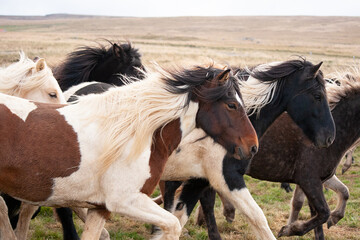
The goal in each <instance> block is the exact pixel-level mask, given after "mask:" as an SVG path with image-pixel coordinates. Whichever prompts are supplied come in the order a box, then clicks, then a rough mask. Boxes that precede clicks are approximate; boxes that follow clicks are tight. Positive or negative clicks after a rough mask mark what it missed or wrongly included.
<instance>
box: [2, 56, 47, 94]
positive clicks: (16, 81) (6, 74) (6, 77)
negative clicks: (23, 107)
mask: <svg viewBox="0 0 360 240" xmlns="http://www.w3.org/2000/svg"><path fill="white" fill-rule="evenodd" d="M19 55H20V59H19V61H18V62H16V63H13V64H11V65H10V66H8V67H5V68H0V92H1V93H5V94H7V95H12V96H14V95H15V96H21V95H22V94H23V93H26V92H29V91H31V90H33V89H37V88H40V87H41V86H42V85H44V84H45V83H46V82H47V81H48V79H49V76H50V75H51V76H52V71H51V69H50V68H49V67H48V66H47V65H46V64H45V69H43V70H42V71H37V72H36V71H35V67H36V63H35V62H34V61H33V60H31V59H29V58H28V57H27V56H26V55H25V53H24V52H22V51H21V52H19Z"/></svg>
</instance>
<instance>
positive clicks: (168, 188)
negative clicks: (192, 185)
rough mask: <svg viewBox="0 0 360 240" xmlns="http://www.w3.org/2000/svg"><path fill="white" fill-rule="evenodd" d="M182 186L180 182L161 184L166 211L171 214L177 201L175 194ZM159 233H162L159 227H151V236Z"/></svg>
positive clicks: (161, 182) (162, 182) (163, 182)
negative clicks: (175, 200)
mask: <svg viewBox="0 0 360 240" xmlns="http://www.w3.org/2000/svg"><path fill="white" fill-rule="evenodd" d="M181 184H182V182H180V181H160V182H159V187H160V191H161V195H162V199H163V203H164V209H165V210H167V211H169V212H171V211H172V208H173V205H174V199H175V192H176V190H177V189H178V188H179V187H180V186H181ZM153 200H154V199H153ZM155 202H156V201H155ZM156 203H157V202H156ZM157 204H158V203H157ZM159 231H161V229H160V228H159V227H157V226H155V225H153V226H152V227H151V234H155V233H157V232H159Z"/></svg>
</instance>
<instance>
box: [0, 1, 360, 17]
mask: <svg viewBox="0 0 360 240" xmlns="http://www.w3.org/2000/svg"><path fill="white" fill-rule="evenodd" d="M53 13H70V14H85V15H88V14H91V15H106V16H135V17H163V16H241V15H286V16H291V15H314V16H360V1H359V0H340V1H335V0H246V1H243V0H176V1H173V0H0V15H46V14H53Z"/></svg>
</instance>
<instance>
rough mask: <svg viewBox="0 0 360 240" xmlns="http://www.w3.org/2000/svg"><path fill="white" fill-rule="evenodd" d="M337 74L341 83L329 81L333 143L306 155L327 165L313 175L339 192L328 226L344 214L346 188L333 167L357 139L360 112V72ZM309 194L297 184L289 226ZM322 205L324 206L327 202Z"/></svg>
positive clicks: (320, 231) (318, 230)
mask: <svg viewBox="0 0 360 240" xmlns="http://www.w3.org/2000/svg"><path fill="white" fill-rule="evenodd" d="M340 76H342V78H341V77H339V78H338V79H340V80H339V81H341V84H340V85H335V84H328V88H329V92H330V93H331V95H330V96H329V101H330V104H332V107H333V110H332V114H333V117H334V121H335V124H336V131H337V137H336V139H335V142H334V145H333V146H331V147H329V148H328V149H326V151H322V152H316V151H311V152H310V153H309V154H308V155H307V156H306V157H308V158H309V161H311V160H313V161H315V159H316V158H318V160H316V161H319V162H320V163H319V165H321V164H322V163H323V165H325V162H326V168H325V169H322V171H319V172H318V173H317V174H316V175H315V176H314V177H313V178H318V179H320V180H321V181H322V182H323V183H324V186H325V187H326V188H330V189H332V190H334V191H335V192H336V193H337V195H338V199H339V201H338V204H337V206H336V208H335V210H333V211H332V212H331V213H330V214H329V213H327V214H328V215H330V216H329V218H328V219H326V220H327V226H328V228H330V227H331V226H333V225H335V224H336V223H337V222H338V221H340V219H342V218H343V217H344V214H345V207H346V201H347V200H348V198H349V190H348V188H347V187H346V186H345V185H344V184H343V183H342V182H341V181H340V180H339V179H338V178H337V177H336V176H335V175H334V174H335V170H336V167H337V166H338V164H339V163H340V161H341V159H342V157H343V156H344V155H345V154H346V153H347V152H348V151H349V150H351V149H354V147H356V146H357V145H358V143H359V141H360V133H359V130H358V129H359V125H358V119H359V114H360V113H359V111H358V107H359V102H360V75H359V72H358V71H357V72H354V73H353V74H349V73H346V74H342V75H340ZM349 76H351V77H349ZM299 145H300V147H302V148H303V149H304V150H307V148H306V147H305V148H304V147H303V146H302V144H299ZM320 153H321V154H320ZM292 154H293V153H292ZM302 155H303V154H302ZM302 155H300V157H299V158H302V157H303V156H302ZM308 194H309V193H307V194H306V190H305V189H303V187H302V186H301V185H299V184H297V186H296V189H295V191H294V194H293V198H292V200H291V206H292V208H291V214H290V215H289V220H288V224H289V225H290V226H292V225H295V224H296V220H297V218H298V214H299V212H300V210H301V207H302V205H303V202H304V200H305V196H306V197H307V195H308ZM322 204H324V202H322ZM325 206H327V205H326V202H325ZM327 208H328V207H327ZM312 215H313V213H312ZM286 231H287V229H284V230H283V232H284V233H286ZM315 236H316V239H324V234H323V229H322V226H321V225H319V226H318V227H317V228H315Z"/></svg>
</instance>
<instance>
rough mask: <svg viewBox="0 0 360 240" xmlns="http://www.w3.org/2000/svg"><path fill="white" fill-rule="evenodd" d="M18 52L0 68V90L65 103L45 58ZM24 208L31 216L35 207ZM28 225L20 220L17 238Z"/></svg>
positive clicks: (50, 101) (24, 96) (39, 99)
mask: <svg viewBox="0 0 360 240" xmlns="http://www.w3.org/2000/svg"><path fill="white" fill-rule="evenodd" d="M19 54H20V59H19V61H18V62H16V63H13V64H11V65H10V66H8V67H6V68H1V69H0V92H2V93H5V94H8V95H12V96H17V97H22V98H26V99H29V100H33V101H37V102H46V103H59V104H64V103H66V101H65V98H64V95H63V93H62V91H61V90H60V87H59V84H58V82H57V81H56V79H55V78H54V76H53V74H52V71H51V69H50V68H49V67H48V66H47V64H46V62H45V60H44V59H43V58H36V60H34V61H33V60H31V59H29V58H28V57H26V55H25V53H24V52H20V53H19ZM26 209H29V210H30V211H31V213H30V217H31V216H32V213H33V212H34V211H35V210H36V209H37V207H36V208H35V207H33V206H31V205H27V206H26ZM0 225H2V224H1V223H0ZM28 226H29V222H28V221H20V224H19V226H18V228H17V229H16V235H17V237H18V239H25V237H23V236H24V234H25V236H26V232H27V230H28V228H29V227H28Z"/></svg>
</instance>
